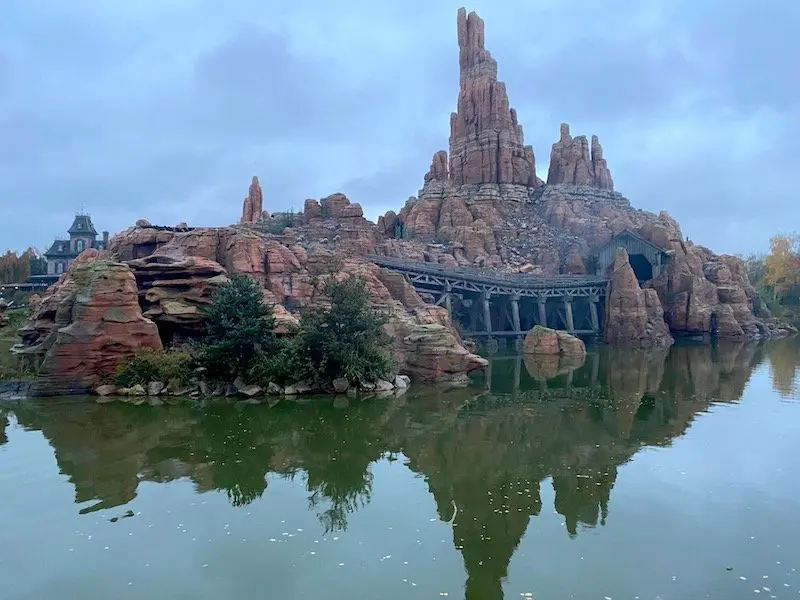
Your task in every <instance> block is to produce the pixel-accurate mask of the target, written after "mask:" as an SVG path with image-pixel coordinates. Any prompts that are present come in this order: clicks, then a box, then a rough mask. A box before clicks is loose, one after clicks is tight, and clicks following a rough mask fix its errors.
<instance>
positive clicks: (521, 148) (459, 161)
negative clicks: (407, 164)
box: [450, 8, 540, 186]
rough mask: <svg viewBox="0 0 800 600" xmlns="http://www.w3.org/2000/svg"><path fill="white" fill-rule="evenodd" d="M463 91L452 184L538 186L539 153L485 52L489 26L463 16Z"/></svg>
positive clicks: (453, 136) (454, 125) (453, 141)
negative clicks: (526, 135) (527, 140)
mask: <svg viewBox="0 0 800 600" xmlns="http://www.w3.org/2000/svg"><path fill="white" fill-rule="evenodd" d="M458 47H459V66H460V88H461V89H460V91H459V94H458V109H457V111H456V112H455V113H453V114H452V115H451V117H450V180H451V181H452V182H453V183H454V184H456V185H461V184H465V183H519V184H523V185H530V186H537V185H539V184H540V181H539V180H538V179H537V178H536V167H535V161H534V156H533V148H532V147H531V146H525V145H524V141H523V135H522V126H521V125H520V124H519V123H518V122H517V114H516V112H515V111H514V110H513V109H511V108H509V104H508V95H507V94H506V87H505V84H504V83H501V82H499V81H498V80H497V62H496V61H495V60H494V59H493V58H492V56H491V54H489V52H488V51H487V50H486V49H485V48H484V34H483V20H482V19H481V18H480V17H479V16H478V15H477V14H475V13H474V12H472V13H470V14H469V15H467V12H466V10H465V9H464V8H460V9H459V10H458Z"/></svg>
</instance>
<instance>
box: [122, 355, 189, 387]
mask: <svg viewBox="0 0 800 600" xmlns="http://www.w3.org/2000/svg"><path fill="white" fill-rule="evenodd" d="M191 377H192V357H191V355H190V354H189V353H188V352H185V351H182V350H170V351H168V352H165V351H163V350H156V349H153V348H143V349H141V350H138V351H137V352H136V353H135V354H134V355H133V356H132V357H131V358H129V359H127V360H123V361H120V363H119V364H118V365H117V372H116V376H115V382H116V384H117V385H118V386H120V387H132V386H134V385H136V384H139V385H143V386H146V385H147V384H148V383H150V382H151V381H161V382H163V383H169V382H170V381H172V380H178V381H180V382H181V383H183V384H185V383H188V382H189V380H190V379H191Z"/></svg>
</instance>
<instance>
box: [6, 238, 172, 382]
mask: <svg viewBox="0 0 800 600" xmlns="http://www.w3.org/2000/svg"><path fill="white" fill-rule="evenodd" d="M85 254H86V253H84V255H85ZM84 255H81V257H79V258H81V260H76V261H75V262H74V263H73V264H72V266H71V267H70V268H69V270H68V271H67V273H66V274H65V275H64V276H62V277H61V279H60V280H59V281H58V282H57V283H55V284H54V285H53V286H51V287H50V289H48V290H47V292H46V294H45V296H44V297H43V298H42V301H41V303H40V304H39V306H38V307H37V309H36V310H35V312H34V314H33V316H32V317H31V319H30V321H29V322H28V323H27V324H26V325H25V327H23V328H22V329H21V330H20V332H19V334H20V337H22V339H23V343H24V344H25V350H24V351H23V355H27V356H28V357H32V356H34V357H38V358H40V359H41V365H40V369H39V379H37V381H36V382H34V385H33V388H32V393H33V394H34V395H40V396H57V395H63V394H69V393H76V392H85V391H87V390H89V389H93V388H94V387H95V386H96V385H98V384H99V383H100V382H101V380H102V379H103V378H104V377H108V376H110V375H112V374H113V373H114V371H115V369H116V366H117V363H118V362H119V360H120V359H123V358H127V357H129V356H131V355H132V354H133V353H134V352H135V351H136V350H138V349H140V348H161V340H160V338H159V336H158V330H157V328H156V325H155V323H153V322H152V321H150V320H149V319H146V318H145V317H143V316H142V311H141V308H140V307H139V302H138V293H137V288H136V280H135V279H134V277H133V273H132V272H131V270H130V269H129V268H128V266H127V265H125V264H122V263H117V262H111V261H108V260H103V259H100V258H97V257H96V256H93V255H85V256H84Z"/></svg>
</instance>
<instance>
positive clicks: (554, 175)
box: [547, 123, 614, 191]
mask: <svg viewBox="0 0 800 600" xmlns="http://www.w3.org/2000/svg"><path fill="white" fill-rule="evenodd" d="M547 183H551V184H552V183H572V184H575V185H586V186H589V187H595V188H599V189H601V190H612V191H613V189H614V181H613V180H612V179H611V171H609V169H608V163H607V162H606V160H605V159H604V158H603V147H602V146H601V145H600V140H599V139H598V138H597V136H596V135H593V136H592V144H591V151H590V147H589V141H588V140H587V139H586V136H585V135H579V136H577V137H575V138H573V137H572V136H571V135H570V133H569V125H568V124H566V123H562V124H561V136H560V138H559V140H558V141H557V142H556V143H555V144H553V150H552V151H551V152H550V169H549V171H548V173H547Z"/></svg>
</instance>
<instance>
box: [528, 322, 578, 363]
mask: <svg viewBox="0 0 800 600" xmlns="http://www.w3.org/2000/svg"><path fill="white" fill-rule="evenodd" d="M523 352H524V353H525V354H541V355H549V356H562V357H568V358H570V359H575V360H578V361H583V359H584V358H586V345H585V344H584V343H583V340H581V339H580V338H577V337H575V336H574V335H570V334H568V333H567V332H566V331H556V330H555V329H550V328H548V327H542V326H541V325H536V326H535V327H534V328H533V329H531V330H530V331H529V332H528V334H527V335H526V336H525V341H524V343H523Z"/></svg>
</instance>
